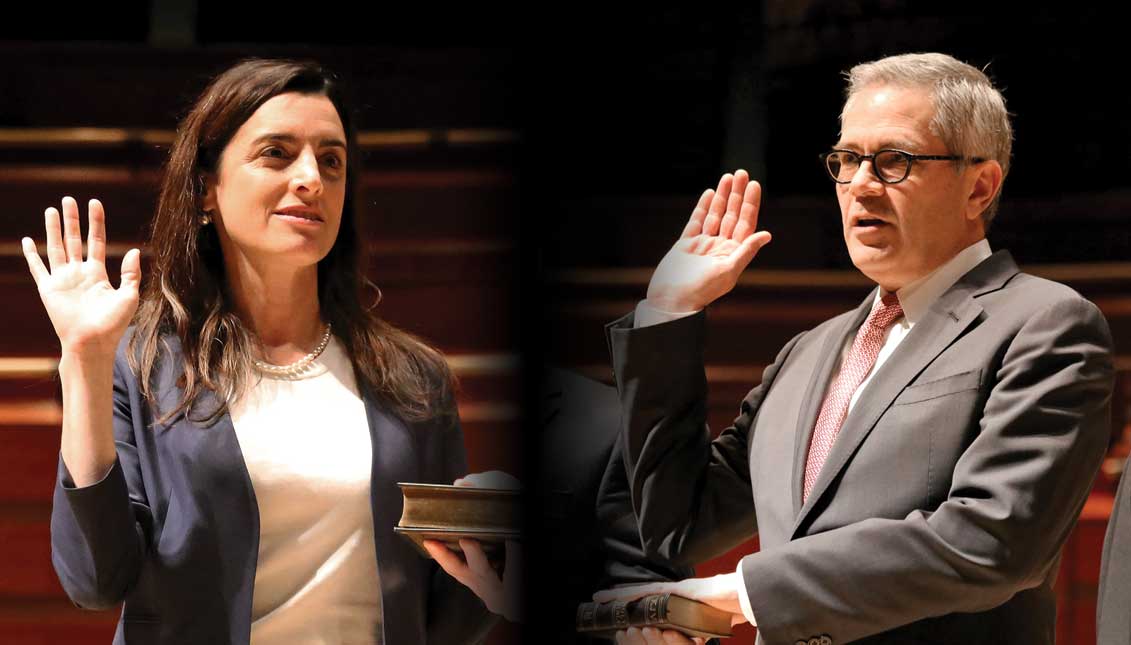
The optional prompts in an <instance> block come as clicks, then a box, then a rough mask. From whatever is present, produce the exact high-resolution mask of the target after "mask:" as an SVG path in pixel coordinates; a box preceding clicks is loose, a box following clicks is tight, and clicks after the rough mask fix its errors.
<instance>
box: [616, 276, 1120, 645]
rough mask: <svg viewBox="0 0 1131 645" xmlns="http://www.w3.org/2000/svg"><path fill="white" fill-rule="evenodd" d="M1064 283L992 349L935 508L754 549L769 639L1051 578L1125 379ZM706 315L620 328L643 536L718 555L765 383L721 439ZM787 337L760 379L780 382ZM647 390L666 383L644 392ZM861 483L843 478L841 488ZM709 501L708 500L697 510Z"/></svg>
mask: <svg viewBox="0 0 1131 645" xmlns="http://www.w3.org/2000/svg"><path fill="white" fill-rule="evenodd" d="M1064 291H1067V290H1064ZM1059 293H1061V292H1059V291H1058V292H1054V293H1052V295H1051V296H1050V297H1048V298H1047V299H1046V305H1045V306H1043V307H1041V308H1039V309H1038V310H1036V312H1035V313H1033V314H1032V315H1030V316H1026V317H1025V318H1023V319H1022V322H1021V323H1019V327H1018V328H1017V330H1016V332H1015V333H1013V334H1011V335H1009V336H1007V337H1005V338H1004V339H1003V340H1002V342H1001V343H1000V344H999V345H996V346H994V348H993V349H992V350H991V352H990V354H989V355H988V356H987V357H986V361H987V362H986V365H992V366H994V368H993V369H990V370H989V372H988V373H986V374H985V375H984V377H983V378H984V380H983V384H984V385H985V389H984V390H983V391H984V392H985V393H986V394H985V397H986V398H985V401H984V405H983V406H982V408H981V416H980V418H978V419H974V420H973V421H972V423H973V424H974V425H973V426H971V437H972V440H971V441H970V444H969V446H968V447H967V448H966V449H965V450H964V451H963V452H962V453H961V455H960V456H959V457H958V459H957V461H956V462H955V464H954V468H953V473H952V475H951V477H952V480H951V486H950V488H949V494H948V496H947V498H946V499H945V500H943V501H942V503H941V504H939V505H938V506H937V508H935V509H934V510H933V511H927V510H923V509H917V510H912V511H911V512H909V513H907V515H906V516H905V517H902V518H879V517H873V518H866V519H861V520H859V521H854V522H851V523H848V524H844V525H842V526H838V527H835V528H831V529H829V530H825V531H823V532H818V533H813V534H802V535H799V536H795V537H794V539H792V540H789V541H787V542H786V543H784V544H782V545H780V546H778V547H776V548H772V549H766V550H762V551H760V552H758V553H754V554H751V555H748V556H746V557H745V558H744V559H743V561H742V564H741V567H740V569H741V572H742V575H743V580H744V581H745V584H746V585H747V593H748V596H749V598H750V602H751V606H752V608H753V611H754V614H755V615H756V616H757V617H758V623H759V624H758V629H759V635H760V637H761V638H762V639H764V640H765V641H766V642H768V643H785V642H790V643H791V642H794V641H795V640H796V639H798V638H801V637H803V636H807V635H812V634H828V635H831V636H832V637H833V640H834V641H835V642H838V643H843V642H850V641H853V640H857V639H860V638H864V637H866V636H869V635H873V634H878V633H880V632H884V631H888V630H891V629H894V628H896V627H899V626H902V625H906V624H908V623H912V622H916V621H919V620H922V619H926V618H929V617H933V616H942V615H946V614H955V613H967V612H979V611H987V610H990V609H992V608H994V607H997V606H998V605H1001V604H1002V603H1004V602H1006V601H1008V600H1010V599H1011V598H1012V597H1013V596H1014V595H1015V594H1017V593H1018V592H1021V591H1023V590H1025V589H1028V588H1031V587H1036V586H1038V585H1041V584H1043V583H1044V582H1045V580H1046V578H1047V576H1048V574H1049V572H1050V568H1051V567H1054V566H1055V565H1056V562H1057V556H1058V552H1059V549H1060V547H1061V545H1063V543H1064V542H1065V540H1066V539H1067V537H1068V534H1069V532H1070V531H1071V529H1072V527H1073V525H1074V524H1075V521H1076V518H1077V517H1078V515H1079V512H1080V509H1081V508H1082V506H1083V504H1084V501H1085V500H1086V498H1087V494H1088V492H1089V490H1090V487H1091V483H1092V481H1093V479H1094V477H1095V473H1096V470H1097V469H1098V466H1099V463H1100V461H1101V460H1102V458H1103V453H1104V450H1105V448H1106V444H1107V437H1108V436H1109V428H1108V423H1109V412H1110V407H1109V406H1110V396H1111V387H1112V378H1113V367H1112V361H1111V337H1110V333H1109V332H1108V328H1107V324H1106V322H1105V321H1104V319H1103V316H1102V315H1101V314H1100V313H1099V311H1098V310H1097V309H1096V308H1095V306H1094V305H1092V304H1091V303H1090V302H1088V301H1086V300H1084V299H1083V298H1080V297H1079V296H1076V295H1075V294H1072V295H1071V296H1063V295H1058V294H1059ZM1006 317H1007V318H1008V316H1006ZM676 325H680V326H679V327H676ZM702 326H703V320H702V318H698V319H695V320H687V321H677V322H676V323H668V324H666V325H659V326H656V327H654V328H651V327H650V328H645V329H642V330H614V331H613V340H614V341H616V342H615V345H618V347H615V348H614V349H615V351H614V357H615V360H616V362H617V363H618V365H617V376H618V379H619V383H620V386H621V392H622V399H625V400H624V404H625V407H626V410H628V412H627V414H628V415H629V419H630V420H629V421H627V422H626V426H627V433H626V434H627V439H628V441H629V453H630V454H631V455H632V457H631V458H630V464H631V466H633V467H634V468H635V469H636V470H635V472H634V475H633V479H632V482H633V490H634V493H635V494H636V495H638V496H639V497H638V498H637V499H639V500H640V501H639V502H638V508H639V509H640V510H641V513H642V515H641V527H642V531H647V532H648V534H647V535H646V543H647V544H649V545H651V546H652V547H653V548H658V549H660V550H664V551H667V550H674V551H676V552H677V554H678V552H680V551H686V552H688V553H693V554H694V555H695V556H696V557H701V555H704V554H707V553H699V551H701V549H700V548H699V547H701V546H702V545H709V546H715V545H711V544H710V542H711V540H710V538H709V537H708V536H709V535H710V534H711V528H712V527H714V528H721V531H719V533H720V534H721V537H720V538H717V539H720V540H722V539H725V540H727V541H730V540H732V539H733V536H734V535H735V534H736V533H738V532H741V531H742V530H743V528H745V531H746V532H747V533H749V531H750V527H751V526H752V525H753V523H752V522H751V520H750V516H751V513H750V511H749V509H742V508H741V507H742V504H741V502H742V500H741V499H739V498H741V497H742V496H744V495H749V472H748V468H747V464H748V463H749V462H748V454H747V446H748V444H747V443H746V440H747V439H748V437H747V433H748V430H749V428H750V427H751V424H752V423H753V424H755V425H756V423H757V422H756V417H757V415H758V414H759V403H760V400H761V392H760V389H755V390H754V391H753V392H752V393H751V395H750V396H748V397H747V399H746V400H745V401H744V402H743V409H742V416H741V417H740V418H739V420H738V422H737V423H736V425H735V427H733V428H731V429H728V430H727V431H726V432H725V433H724V434H723V435H722V436H721V437H720V438H719V439H718V440H716V441H715V442H714V443H713V444H712V443H711V442H709V441H708V439H707V434H706V431H705V430H704V428H703V419H704V414H705V410H704V409H703V405H704V404H703V392H704V390H703V385H702V380H703V370H702V363H701V358H700V357H699V356H700V352H701V347H702V340H701V336H702ZM642 331H643V332H651V333H652V334H655V335H657V336H658V337H657V338H651V339H648V340H649V341H651V342H650V343H649V345H650V346H651V348H652V350H648V349H647V348H645V347H639V348H638V347H636V345H637V343H636V341H637V340H640V338H639V337H641V336H642V335H641V334H640V333H639V332H642ZM618 336H619V338H618ZM629 337H633V338H629ZM795 342H796V340H795ZM657 347H663V348H671V347H690V348H693V349H691V350H690V351H688V352H687V354H688V355H690V356H688V355H685V356H683V357H671V358H669V357H667V356H666V355H667V354H670V353H674V352H668V351H661V352H656V351H654V350H655V348H657ZM789 351H790V347H789V346H787V347H786V349H785V350H783V352H782V354H783V355H782V356H779V357H778V360H777V361H776V362H775V364H774V365H773V366H771V367H770V368H769V369H768V370H767V373H766V376H765V377H764V382H763V384H762V386H760V388H765V387H768V386H770V382H771V381H772V379H773V376H774V373H775V370H776V369H779V368H780V365H781V362H782V361H783V360H788V353H789ZM656 381H660V382H670V383H674V384H675V385H674V386H672V387H668V388H665V387H664V386H663V385H662V384H661V383H657V382H656ZM650 391H656V392H660V394H659V395H655V394H651V393H649V394H647V395H643V394H642V393H645V392H650ZM866 395H867V393H865V396H866ZM893 418H894V417H893ZM951 421H953V420H951ZM907 430H908V432H914V431H923V430H924V429H923V428H908V429H907ZM782 467H787V466H786V465H784V464H783V466H782ZM876 476H877V477H883V473H877V474H876ZM677 483H678V485H676V484H677ZM728 489H731V490H728ZM681 490H686V491H687V492H680V491H681ZM736 491H737V492H736ZM781 494H782V495H788V494H790V491H785V490H783V491H781ZM850 495H851V491H848V490H841V491H839V492H838V493H837V495H836V497H835V500H840V499H845V496H850ZM673 498H676V503H675V504H674V506H672V507H671V508H670V510H666V509H664V507H665V506H667V502H670V501H671V500H672V499H673ZM696 500H698V501H699V502H701V503H703V504H704V508H705V510H704V511H699V512H697V511H696V510H695V509H694V503H695V501H696ZM833 503H835V501H834V502H833ZM727 512H731V513H733V514H734V515H735V516H741V518H740V519H741V521H742V523H743V524H745V527H743V526H742V525H739V526H736V525H735V522H734V521H733V520H732V518H730V517H728V516H727V515H726V513H727ZM665 516H666V517H665ZM708 551H709V550H708Z"/></svg>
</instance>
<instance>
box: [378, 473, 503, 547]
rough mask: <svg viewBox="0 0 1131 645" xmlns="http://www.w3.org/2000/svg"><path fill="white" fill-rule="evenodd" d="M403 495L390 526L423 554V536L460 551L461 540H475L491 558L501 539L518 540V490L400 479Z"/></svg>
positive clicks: (500, 545) (500, 544)
mask: <svg viewBox="0 0 1131 645" xmlns="http://www.w3.org/2000/svg"><path fill="white" fill-rule="evenodd" d="M397 485H398V486H400V488H401V492H402V493H403V495H404V507H403V508H402V510H401V519H400V522H398V523H397V526H395V527H393V532H395V533H397V534H398V535H401V536H403V537H404V538H405V539H407V540H409V541H411V542H412V543H413V545H415V546H416V548H417V549H418V550H419V551H420V553H421V555H423V556H424V557H431V556H430V555H428V552H427V551H425V550H424V547H423V542H424V540H438V541H440V542H443V543H444V544H446V545H447V546H448V548H450V549H452V550H453V551H460V547H459V540H460V539H461V538H471V539H475V540H478V541H479V544H480V546H482V547H483V551H484V552H485V553H486V554H487V556H488V558H489V559H492V560H494V559H496V558H497V557H500V556H501V555H502V551H503V543H504V542H505V541H507V540H521V539H522V533H521V526H522V504H521V501H522V500H521V492H520V491H518V490H511V489H497V488H477V487H474V486H451V485H445V484H415V483H408V482H398V484H397Z"/></svg>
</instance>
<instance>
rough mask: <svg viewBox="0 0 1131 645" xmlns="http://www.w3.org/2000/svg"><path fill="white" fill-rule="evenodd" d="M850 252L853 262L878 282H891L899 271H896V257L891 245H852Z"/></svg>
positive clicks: (882, 283) (862, 271) (869, 277)
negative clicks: (878, 246) (879, 246)
mask: <svg viewBox="0 0 1131 645" xmlns="http://www.w3.org/2000/svg"><path fill="white" fill-rule="evenodd" d="M848 254H849V256H850V257H851V258H852V264H853V265H854V266H855V267H856V268H857V269H858V270H859V271H860V273H863V274H864V275H866V276H867V277H868V279H869V280H871V281H872V282H875V283H876V284H881V285H886V284H888V283H889V282H891V281H892V280H893V279H894V278H895V276H896V274H897V273H898V271H895V270H894V268H895V265H896V261H895V260H896V258H895V253H894V250H893V249H892V248H891V247H881V248H876V247H868V246H862V245H850V246H849V248H848Z"/></svg>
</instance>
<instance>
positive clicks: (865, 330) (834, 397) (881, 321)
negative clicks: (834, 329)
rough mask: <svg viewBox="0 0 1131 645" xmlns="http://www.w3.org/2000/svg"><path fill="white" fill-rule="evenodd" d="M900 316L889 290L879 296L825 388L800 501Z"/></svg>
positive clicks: (825, 457)
mask: <svg viewBox="0 0 1131 645" xmlns="http://www.w3.org/2000/svg"><path fill="white" fill-rule="evenodd" d="M902 315H903V307H902V306H900V304H899V298H897V297H896V295H895V294H894V293H889V294H888V295H886V296H884V297H883V300H881V301H880V305H879V306H878V307H876V308H874V309H872V312H871V313H870V314H868V319H867V320H865V321H864V325H863V326H861V328H860V331H859V332H858V333H857V334H856V340H854V341H853V342H852V349H851V350H849V352H848V357H847V358H845V359H844V363H843V364H842V365H841V366H840V373H839V374H837V376H836V380H835V381H833V384H832V387H830V388H829V393H828V395H827V396H825V402H824V403H822V404H821V413H820V414H819V415H817V425H815V426H814V427H813V439H812V441H811V442H810V444H809V456H808V458H806V460H805V488H804V489H803V492H802V496H801V501H802V503H805V500H807V499H809V492H810V491H812V490H813V485H814V484H816V483H817V475H820V474H821V467H822V466H824V465H825V459H828V457H829V451H830V450H832V447H833V442H834V441H836V435H837V433H838V432H840V425H841V424H842V423H844V418H845V417H846V416H848V402H849V401H851V400H852V394H853V393H854V392H856V388H858V387H860V384H861V383H863V382H864V378H865V377H866V376H868V372H871V371H872V366H873V365H875V364H876V357H877V356H879V355H880V348H882V347H883V346H884V332H886V331H887V328H888V327H890V326H891V325H892V323H894V322H895V321H896V319H898V318H899V317H900V316H902Z"/></svg>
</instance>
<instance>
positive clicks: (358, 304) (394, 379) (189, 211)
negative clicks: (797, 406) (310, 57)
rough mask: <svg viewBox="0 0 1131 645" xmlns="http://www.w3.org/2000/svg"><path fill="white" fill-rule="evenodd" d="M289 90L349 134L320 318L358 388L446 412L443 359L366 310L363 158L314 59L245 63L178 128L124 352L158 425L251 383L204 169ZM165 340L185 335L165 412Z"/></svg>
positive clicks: (408, 407)
mask: <svg viewBox="0 0 1131 645" xmlns="http://www.w3.org/2000/svg"><path fill="white" fill-rule="evenodd" d="M285 92H299V93H303V94H318V95H324V96H326V97H327V98H329V99H330V101H331V102H332V103H333V105H334V107H335V108H336V109H337V111H338V116H339V117H340V118H341V120H342V126H343V127H344V129H345V133H346V144H347V150H346V154H347V161H346V198H345V204H344V206H343V208H342V221H341V228H340V230H339V231H338V237H337V240H336V241H335V242H334V246H333V248H331V249H330V252H329V254H328V255H327V256H326V257H325V258H323V259H322V260H321V261H320V262H319V263H318V301H319V304H320V306H321V313H322V317H323V319H324V320H326V321H327V322H329V323H330V324H331V325H332V326H333V329H334V334H335V336H337V337H338V338H339V339H340V340H341V341H342V343H343V344H344V345H345V349H346V352H347V354H348V355H349V358H350V360H351V362H352V363H353V368H354V374H355V376H356V378H357V383H358V387H359V389H360V390H361V391H362V392H363V393H364V392H369V393H371V394H372V395H374V396H376V397H377V398H378V399H379V400H380V401H381V402H382V403H383V404H384V405H385V406H386V408H387V409H388V411H389V412H391V413H393V414H395V415H397V416H398V417H400V418H402V419H405V420H406V421H419V420H424V419H428V418H431V417H433V416H435V415H437V414H444V413H446V412H447V411H448V409H449V406H448V405H446V404H443V403H441V401H443V400H444V399H446V398H447V397H448V396H450V394H451V389H452V377H451V372H450V371H449V369H448V367H447V363H446V362H445V361H444V359H443V357H442V356H441V355H440V354H439V353H438V352H436V351H435V350H433V349H432V348H430V347H428V346H427V345H426V344H424V343H423V342H421V341H420V340H418V339H416V338H415V337H413V336H412V335H411V334H408V333H406V332H404V331H401V330H399V329H397V328H396V327H393V326H392V325H390V324H389V323H387V322H385V321H383V320H381V319H380V318H379V317H377V315H376V314H375V313H373V312H372V311H371V309H372V307H369V308H367V307H365V306H363V305H362V302H363V301H364V299H365V292H366V289H367V288H368V287H371V286H372V283H370V282H369V281H368V280H367V279H366V278H365V268H366V266H367V263H366V261H365V248H364V247H365V245H364V240H363V238H362V237H361V235H360V232H359V230H358V218H357V213H356V204H357V200H356V198H355V192H356V191H357V187H358V175H359V166H358V162H359V157H360V155H359V154H358V150H357V132H356V126H355V118H354V115H353V114H352V113H351V111H350V110H349V109H348V107H347V101H346V99H345V97H344V96H343V90H342V88H341V86H340V85H339V83H338V82H337V79H336V78H335V77H334V76H333V75H332V74H330V73H328V72H327V71H326V70H324V69H323V68H322V67H320V66H319V65H317V64H315V63H308V62H297V61H286V60H256V59H253V60H246V61H243V62H241V63H239V64H237V65H235V66H234V67H232V68H231V69H229V70H227V71H225V72H224V73H222V74H220V75H219V76H218V77H216V78H215V79H214V80H213V81H212V83H211V84H210V85H209V86H208V88H207V89H205V90H204V93H203V94H201V96H200V98H199V99H197V101H196V104H195V105H194V106H193V107H192V110H191V111H190V112H189V113H188V115H187V116H186V117H185V118H184V119H183V120H182V121H181V123H180V125H179V127H178V128H177V136H176V140H175V141H174V143H173V146H172V149H171V150H170V152H169V161H168V165H167V166H166V169H165V174H164V179H163V181H162V184H161V194H160V197H159V199H158V202H157V213H156V216H155V217H154V220H153V224H152V226H151V229H150V239H149V249H150V251H151V253H152V260H151V263H150V264H151V267H150V268H149V269H148V271H147V274H148V275H147V277H148V280H147V282H146V285H145V288H144V293H143V296H142V302H141V305H140V306H139V307H138V312H137V314H136V316H135V319H134V323H135V325H136V328H135V333H134V334H133V336H132V337H131V338H130V341H129V347H128V352H127V355H128V359H129V363H130V367H131V368H132V369H133V371H134V372H135V373H136V374H137V375H138V377H139V380H140V382H141V387H142V392H143V394H144V395H145V397H146V400H147V401H148V402H149V403H150V405H153V406H154V409H155V410H156V411H157V414H158V417H159V418H158V422H159V423H163V422H165V421H167V420H168V419H170V418H172V417H174V416H176V415H177V414H179V413H181V412H185V414H189V413H197V414H196V416H197V417H199V419H195V418H194V420H196V421H200V422H202V423H204V424H205V425H211V424H213V423H215V422H216V420H218V419H219V418H220V417H221V416H223V415H224V414H225V413H227V410H228V403H229V402H231V401H234V400H235V399H236V398H238V397H239V396H241V395H242V394H243V393H244V392H246V390H247V388H249V387H251V386H252V385H253V384H254V383H255V379H256V378H257V376H258V375H257V372H256V371H255V368H254V366H253V362H252V361H253V359H254V357H255V356H257V354H258V352H257V348H258V340H257V339H256V337H255V335H254V333H253V332H252V331H251V330H249V329H248V328H247V327H246V326H245V325H244V324H243V321H241V320H240V318H239V316H238V315H237V314H236V312H235V308H234V307H233V301H232V298H231V295H230V294H229V293H228V291H227V286H226V285H227V282H226V278H225V272H224V261H223V256H222V255H221V251H220V242H219V239H218V237H217V234H216V227H215V226H214V225H211V226H205V225H201V223H200V216H201V200H202V198H203V195H204V176H205V175H206V174H208V173H215V172H217V171H218V167H219V162H220V155H221V153H222V152H223V150H224V147H225V146H227V144H228V142H229V141H230V140H231V139H232V137H233V136H234V135H235V133H236V131H237V130H238V129H239V127H240V126H241V125H243V123H244V122H245V121H247V120H248V119H249V118H251V115H252V114H253V113H254V112H255V111H256V110H257V109H259V106H261V105H263V103H265V102H266V101H267V100H268V99H270V98H272V97H274V96H276V95H279V94H282V93H285ZM377 293H379V291H377ZM165 335H173V336H176V337H177V338H178V339H179V340H180V344H181V353H182V369H183V373H182V375H181V376H180V378H179V380H178V383H177V384H178V386H179V387H181V388H182V389H183V394H182V398H181V400H180V401H179V403H178V404H177V405H176V407H174V408H173V409H171V410H167V411H161V410H159V409H158V408H157V402H156V397H155V392H154V391H153V387H152V384H151V382H150V380H151V378H152V375H153V371H154V369H155V365H156V364H157V361H158V354H159V351H160V347H159V345H161V344H162V342H161V339H162V336H165ZM206 390H209V391H212V392H214V393H216V395H217V397H216V398H217V399H218V401H219V405H218V406H217V407H216V408H215V409H213V410H211V411H210V412H209V413H208V414H206V415H202V414H199V410H198V407H197V406H198V403H199V402H200V397H201V396H202V395H203V394H204V393H205V391H206ZM162 412H163V413H162Z"/></svg>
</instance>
